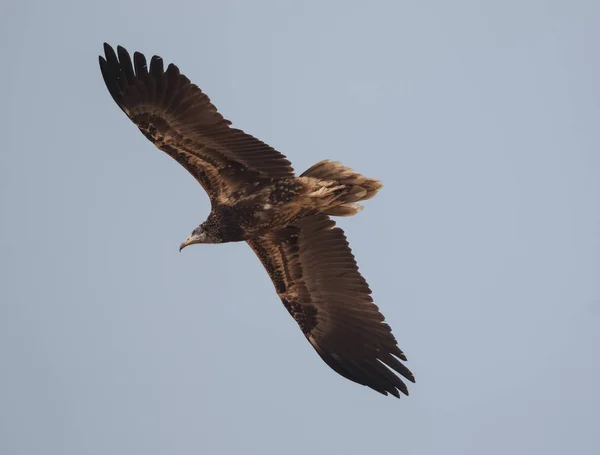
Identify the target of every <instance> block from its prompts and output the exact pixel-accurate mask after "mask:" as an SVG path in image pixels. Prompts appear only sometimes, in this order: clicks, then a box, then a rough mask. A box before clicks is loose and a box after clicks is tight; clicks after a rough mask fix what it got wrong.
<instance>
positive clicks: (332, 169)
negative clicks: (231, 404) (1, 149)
mask: <svg viewBox="0 0 600 455" xmlns="http://www.w3.org/2000/svg"><path fill="white" fill-rule="evenodd" d="M104 54H105V56H100V57H99V60H100V69H101V71H102V76H103V77H104V82H105V83H106V87H107V88H108V91H109V92H110V94H111V95H112V97H113V99H114V100H115V102H116V103H117V104H118V106H119V107H120V108H121V109H122V110H123V112H125V114H126V115H127V116H128V117H129V118H130V119H131V121H132V122H133V123H135V125H136V126H137V127H138V128H139V130H140V131H141V132H142V134H144V136H146V137H147V138H148V139H149V140H150V141H151V142H152V143H154V145H155V146H156V147H158V148H159V149H160V150H162V151H164V152H165V153H167V154H168V155H169V156H171V157H172V158H174V159H175V160H176V161H177V162H179V164H181V165H182V166H183V167H184V168H185V169H186V170H187V171H188V172H189V173H190V174H192V176H193V177H194V178H195V179H196V180H197V181H198V183H200V185H202V187H203V188H204V189H205V191H206V192H207V193H208V196H209V198H210V202H211V211H210V214H209V216H208V218H207V219H206V221H205V222H204V223H202V224H200V225H199V226H198V227H197V228H196V229H194V230H193V232H192V234H191V235H190V236H189V237H188V238H187V239H186V240H185V241H184V242H183V243H182V244H181V247H180V250H181V249H183V248H185V247H187V246H189V245H193V244H198V243H226V242H242V241H245V242H246V243H247V244H248V245H250V247H251V248H252V249H253V250H254V252H255V253H256V255H257V256H258V258H259V259H260V261H261V262H262V264H263V266H264V267H265V269H266V270H267V273H268V274H269V276H270V278H271V280H272V282H273V285H274V286H275V291H276V292H277V294H278V296H279V298H280V299H281V301H282V302H283V305H284V306H285V308H286V309H287V311H288V312H289V313H290V315H291V316H292V317H293V318H294V320H295V321H296V322H297V323H298V325H299V327H300V330H302V333H303V334H304V336H305V337H306V339H307V340H308V341H309V343H310V344H311V345H312V347H313V348H314V349H315V350H316V351H317V353H318V354H319V356H320V357H321V358H322V359H323V360H324V361H325V363H327V365H329V366H330V367H331V368H332V369H333V370H335V371H336V372H337V373H339V374H340V375H342V376H343V377H345V378H347V379H349V380H351V381H354V382H356V383H358V384H362V385H365V386H367V387H370V388H371V389H373V390H376V391H377V392H380V393H382V394H384V395H387V394H388V393H389V394H391V395H394V396H396V397H398V398H399V397H400V392H402V393H404V394H405V395H408V389H407V387H406V384H405V383H404V382H403V381H402V379H401V378H400V376H402V377H404V378H406V379H408V380H409V381H411V382H414V376H413V374H412V373H411V372H410V370H409V369H408V368H407V367H406V366H405V365H404V364H403V363H402V362H400V360H404V361H405V360H406V357H405V355H404V353H403V352H402V351H401V350H400V348H399V347H398V345H397V343H396V339H395V338H394V335H393V334H392V331H391V329H390V327H389V325H388V324H386V323H385V322H384V317H383V315H382V314H381V313H380V312H379V309H378V307H377V306H376V305H375V304H374V303H373V299H372V298H371V289H370V288H369V286H368V284H367V282H366V281H365V279H364V278H363V277H362V275H361V274H360V273H359V271H358V266H357V265H356V261H355V259H354V255H353V254H352V252H351V250H350V247H349V246H348V242H347V240H346V236H345V235H344V231H342V229H340V228H339V227H336V226H335V222H334V221H332V220H331V218H330V216H351V215H354V214H356V213H357V212H358V211H359V210H360V209H361V208H362V207H361V206H360V205H358V204H357V202H359V201H364V200H366V199H370V198H372V197H373V196H375V194H376V193H377V191H378V190H379V189H380V188H381V183H380V182H379V181H378V180H374V179H369V178H367V177H364V176H362V175H360V174H357V173H355V172H354V171H353V170H352V169H350V168H348V167H346V166H343V165H342V164H340V163H338V162H332V161H328V160H325V161H320V162H319V163H317V164H315V165H314V166H312V167H310V168H309V169H308V170H306V171H305V172H303V173H302V174H300V175H299V176H296V175H295V174H294V170H293V169H292V166H291V164H290V162H289V161H288V160H287V159H286V157H285V156H284V155H282V154H281V153H279V152H278V151H276V150H275V149H273V148H272V147H270V146H268V145H267V144H265V143H264V142H262V141H260V140H259V139H256V138H254V137H253V136H251V135H249V134H246V133H244V132H243V131H241V130H239V129H235V128H232V127H231V122H230V121H228V120H226V119H225V118H223V116H222V115H221V114H220V113H219V112H218V111H217V109H216V107H215V106H214V105H213V104H212V103H211V101H210V99H209V98H208V96H206V94H204V93H203V92H202V90H200V88H198V86H196V85H195V84H193V83H191V82H190V80H189V79H188V78H187V77H185V76H184V75H183V74H181V73H180V72H179V69H178V68H177V66H175V65H173V64H170V65H169V66H168V67H167V69H166V70H165V69H164V65H163V60H162V58H160V57H158V56H154V57H152V59H151V60H150V66H148V65H147V63H146V58H145V57H144V55H142V54H140V53H139V52H135V53H134V54H133V59H132V58H131V56H130V54H129V53H128V52H127V50H125V49H124V48H123V47H121V46H118V47H117V50H116V52H115V50H114V49H113V48H112V47H111V46H109V45H108V44H106V43H105V44H104Z"/></svg>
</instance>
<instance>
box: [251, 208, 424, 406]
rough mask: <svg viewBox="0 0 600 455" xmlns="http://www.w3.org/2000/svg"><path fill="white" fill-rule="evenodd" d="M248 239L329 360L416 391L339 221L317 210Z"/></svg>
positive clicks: (345, 371)
mask: <svg viewBox="0 0 600 455" xmlns="http://www.w3.org/2000/svg"><path fill="white" fill-rule="evenodd" d="M248 244H249V245H250V246H251V247H252V249H253V250H254V251H255V253H256V254H257V256H258V257H259V259H260V260H261V262H262V263H263V265H264V267H265V269H266V270H267V272H268V273H269V275H270V277H271V280H272V281H273V284H274V286H275V290H276V291H277V294H279V297H280V298H281V300H282V302H283V303H284V305H285V307H286V308H287V309H288V311H289V312H290V314H291V315H292V317H293V318H294V319H295V320H296V322H298V325H299V326H300V329H301V330H302V332H303V333H304V335H305V336H306V338H307V339H308V341H309V342H310V343H311V344H312V346H313V347H314V348H315V350H316V351H317V353H318V354H319V355H320V356H321V358H322V359H323V360H324V361H325V363H327V364H328V365H329V366H330V367H331V368H333V369H334V370H335V371H337V372H338V373H339V374H341V375H342V376H344V377H346V378H348V379H350V380H352V381H354V382H357V383H359V384H363V385H366V386H368V387H371V388H372V389H374V390H377V391H378V392H381V393H383V394H386V395H387V393H390V394H392V395H394V396H399V392H402V393H404V394H406V395H408V389H407V388H406V385H405V384H404V382H403V381H402V380H401V379H400V378H399V377H398V376H396V375H395V374H394V373H393V372H392V370H391V369H393V370H395V371H396V372H397V373H399V374H400V375H402V376H403V377H404V378H406V379H408V380H409V381H411V382H414V376H413V375H412V373H411V372H410V371H409V370H408V368H406V367H405V366H404V365H403V364H402V363H400V361H399V360H398V358H400V359H402V360H406V357H405V356H404V354H403V353H402V351H401V350H400V349H399V348H398V345H397V343H396V339H395V338H394V335H392V331H391V329H390V327H389V325H387V324H386V323H385V322H384V317H383V315H382V314H381V313H380V312H379V309H378V308H377V306H376V305H375V304H374V303H373V299H372V298H371V290H370V289H369V286H368V284H367V282H366V281H365V279H364V278H363V277H362V275H361V274H360V273H359V271H358V266H357V264H356V261H355V259H354V255H353V254H352V250H351V249H350V247H349V245H348V242H347V240H346V236H345V235H344V231H343V230H342V229H340V228H339V227H335V222H334V221H332V220H331V219H330V218H329V217H328V216H326V215H323V214H319V215H314V216H310V217H307V218H304V219H302V220H300V221H298V222H297V223H295V224H293V225H291V226H288V227H286V228H284V229H282V230H280V231H279V232H276V233H269V234H267V235H265V236H262V237H259V238H255V239H251V240H248ZM396 357H397V358H396ZM388 367H389V368H388ZM390 368H391V369H390Z"/></svg>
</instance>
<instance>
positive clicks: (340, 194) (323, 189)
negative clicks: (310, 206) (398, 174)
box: [300, 160, 382, 216]
mask: <svg viewBox="0 0 600 455" xmlns="http://www.w3.org/2000/svg"><path fill="white" fill-rule="evenodd" d="M300 177H308V178H310V179H312V180H313V181H314V189H313V191H312V192H311V193H310V194H309V197H311V198H315V199H318V201H316V202H317V203H316V204H315V205H317V207H318V208H319V210H320V211H321V212H322V213H325V214H326V215H332V216H352V215H356V214H357V213H358V212H359V211H360V210H362V206H361V205H359V204H357V202H358V201H365V200H367V199H371V198H372V197H373V196H375V194H377V192H378V191H379V190H380V189H381V187H382V184H381V182H380V181H379V180H375V179H370V178H367V177H365V176H364V175H361V174H357V173H356V172H354V171H353V170H352V169H350V168H349V167H346V166H344V165H343V164H342V163H339V162H337V161H329V160H323V161H319V162H318V163H317V164H315V165H314V166H311V167H310V168H309V169H307V170H306V171H305V172H303V173H302V175H301V176H300ZM315 180H316V181H315Z"/></svg>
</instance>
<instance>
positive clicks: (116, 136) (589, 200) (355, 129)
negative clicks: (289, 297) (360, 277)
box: [0, 0, 600, 455]
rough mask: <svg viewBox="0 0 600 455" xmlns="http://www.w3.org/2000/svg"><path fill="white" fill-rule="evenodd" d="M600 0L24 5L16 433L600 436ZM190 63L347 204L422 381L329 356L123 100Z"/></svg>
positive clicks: (520, 445) (10, 275)
mask: <svg viewBox="0 0 600 455" xmlns="http://www.w3.org/2000/svg"><path fill="white" fill-rule="evenodd" d="M598 23H600V3H599V2H597V1H594V0H589V1H571V2H566V1H562V2H561V1H535V0H519V1H504V2H482V1H455V2H448V1H445V0H438V1H421V2H416V1H413V2H409V1H389V2H375V1H370V2H359V1H356V2H349V1H343V2H342V1H340V2H333V1H330V2H321V1H318V2H317V1H312V2H309V1H306V2H302V3H300V2H284V1H272V2H264V1H252V2H250V1H237V2H233V1H220V2H217V1H211V2H206V1H198V0H195V1H189V2H181V1H176V0H171V1H145V2H133V1H130V0H121V1H113V0H105V1H102V2H81V1H74V0H73V1H64V0H58V1H53V2H45V1H44V2H42V1H35V2H32V1H29V2H28V1H22V0H19V1H16V0H8V1H3V2H2V4H1V6H0V42H1V43H2V44H1V46H2V63H1V65H2V69H1V71H0V83H1V85H2V87H3V88H4V89H3V90H2V100H1V103H0V134H1V136H2V139H3V141H2V142H3V144H2V147H1V150H0V189H1V193H0V198H1V199H0V204H1V205H0V208H1V212H0V215H1V216H0V365H1V372H0V453H2V454H6V455H21V454H27V455H40V454H44V455H46V454H60V455H83V454H86V455H87V454H93V455H96V454H98V455H105V454H109V453H110V454H124V455H125V454H127V455H132V454H144V455H154V454H167V453H168V454H202V453H207V454H240V453H243V454H261V455H262V454H276V455H280V454H292V455H294V454H306V453H316V454H320V453H345V454H365V453H386V454H396V453H402V454H439V453H444V454H477V455H479V454H482V453H485V454H489V455H494V454H505V453H511V454H515V455H518V454H545V455H550V454H561V455H562V454H565V453H577V454H581V455H585V454H597V453H600V442H599V441H600V439H598V422H599V421H600V415H599V414H600V411H599V409H600V391H599V387H598V384H600V365H599V363H598V359H599V354H598V348H599V347H600V280H599V278H600V128H599V127H598V123H599V121H600V90H599V88H598V83H599V81H600V53H599V52H598V43H599V42H600V27H598ZM104 41H107V42H109V43H111V44H112V45H114V46H116V45H118V44H121V45H123V46H125V47H126V48H127V49H128V50H130V51H134V50H139V51H142V52H144V53H145V54H146V55H147V56H151V55H152V54H158V55H161V56H162V57H163V58H164V59H165V61H166V62H167V63H168V62H175V63H176V64H177V65H179V67H180V68H181V70H182V72H184V74H186V75H187V76H188V77H189V78H190V79H191V80H192V81H194V82H195V83H197V84H198V85H199V86H200V87H201V88H202V89H203V90H204V91H205V92H206V93H208V95H209V96H210V97H211V99H212V100H213V102H214V103H215V104H216V106H217V107H218V108H219V110H220V111H221V112H222V113H223V114H224V115H225V117H226V118H228V119H230V120H232V121H233V123H234V125H235V126H236V127H238V128H241V129H243V130H245V131H247V132H249V133H251V134H253V135H255V136H257V137H259V138H261V139H262V140H264V141H265V142H267V143H269V144H270V145H272V146H273V147H275V148H277V149H278V150H280V151H282V152H283V153H284V154H286V155H287V156H288V157H289V158H290V159H291V160H292V162H293V164H294V166H295V169H296V170H297V171H299V172H301V171H303V170H305V169H306V168H308V167H309V166H311V165H312V164H314V163H315V162H317V161H319V160H321V159H325V158H328V159H333V160H340V161H342V162H343V163H345V164H347V165H349V166H351V167H353V168H355V169H356V170H358V171H359V172H361V173H363V174H365V175H367V176H372V177H376V178H380V179H381V180H382V181H383V183H384V189H383V191H382V192H381V193H379V195H378V196H377V197H376V198H375V199H373V200H371V201H368V202H367V203H366V204H365V205H366V208H365V210H364V211H363V212H361V213H360V214H359V215H357V216H356V217H353V218H349V219H342V220H341V221H339V224H340V225H341V226H342V227H343V228H344V229H345V231H346V234H347V236H348V238H349V241H350V243H351V246H352V248H353V250H354V252H355V254H356V256H357V259H358V263H359V265H360V267H361V271H362V272H363V274H364V275H365V277H366V278H367V280H368V281H369V283H370V285H371V287H372V289H373V291H374V298H375V301H376V302H377V304H378V305H379V306H380V308H381V310H382V312H383V313H384V315H385V316H386V318H387V321H388V322H389V323H390V325H391V326H392V327H393V329H394V333H395V335H396V337H397V339H398V342H399V345H400V347H401V348H402V349H403V350H404V351H405V352H406V354H407V356H408V359H409V362H408V364H407V365H408V366H409V368H410V369H411V370H412V371H413V372H414V373H415V375H416V378H417V383H416V384H414V385H411V386H410V392H411V396H410V397H408V398H403V399H401V400H400V401H398V400H396V399H394V398H390V397H384V396H382V395H379V394H377V393H376V392H373V391H372V390H369V389H367V388H365V387H361V386H358V385H356V384H354V383H352V382H350V381H347V380H345V379H343V378H342V377H340V376H338V375H336V374H335V373H334V372H333V371H331V370H330V369H329V368H328V367H327V366H326V365H325V364H324V363H323V362H322V361H321V360H320V359H319V357H318V356H317V354H316V353H315V352H314V351H313V349H312V347H311V346H310V345H309V344H308V343H307V342H306V340H305V339H304V337H303V335H302V333H301V332H300V330H298V328H297V325H296V323H295V322H294V321H293V320H292V319H291V318H290V317H289V315H288V314H287V312H286V310H285V309H284V308H283V306H282V304H281V303H280V301H279V300H278V298H277V296H276V294H275V292H274V289H273V287H272V284H271V282H270V280H269V278H268V276H267V274H266V272H265V271H264V269H263V268H262V266H261V265H260V263H259V261H258V259H257V258H256V257H255V256H254V254H253V253H252V251H251V250H250V248H249V247H247V246H246V245H245V244H242V243H239V244H227V245H201V246H194V247H191V248H189V249H186V250H185V251H184V252H183V253H181V254H180V253H179V252H178V247H179V244H180V243H181V242H182V241H183V240H184V239H185V238H186V237H187V236H188V235H189V233H190V232H191V230H192V229H193V228H194V227H196V226H197V225H198V224H200V223H201V222H202V221H204V219H205V218H206V216H207V215H208V212H209V204H208V199H207V196H206V195H205V193H204V192H203V190H202V188H201V187H200V186H199V185H198V184H197V183H196V182H195V181H194V179H193V178H192V177H191V176H190V175H189V174H187V172H186V171H185V170H184V169H183V168H181V167H180V166H179V165H178V164H177V163H176V162H175V161H174V160H172V159H171V158H169V157H168V156H167V155H165V154H163V153H162V152H160V151H158V150H157V149H155V148H154V147H153V146H152V145H151V144H150V143H149V142H148V141H147V140H146V139H145V138H144V137H143V136H142V135H141V134H140V133H139V132H138V130H137V129H136V128H135V126H134V125H133V124H132V123H131V122H130V121H129V120H128V119H127V118H126V117H125V115H123V113H122V112H121V111H120V110H119V108H118V107H117V106H116V105H115V103H114V102H113V100H112V99H111V97H110V96H109V94H108V92H107V90H106V88H105V86H104V83H103V81H102V78H101V74H100V71H99V68H98V61H97V56H98V54H99V53H101V52H102V43H103V42H104Z"/></svg>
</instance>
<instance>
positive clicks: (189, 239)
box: [179, 235, 196, 253]
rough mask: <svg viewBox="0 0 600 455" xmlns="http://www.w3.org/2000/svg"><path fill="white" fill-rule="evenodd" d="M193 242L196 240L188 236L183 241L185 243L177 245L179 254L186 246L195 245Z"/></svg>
mask: <svg viewBox="0 0 600 455" xmlns="http://www.w3.org/2000/svg"><path fill="white" fill-rule="evenodd" d="M194 240H196V239H195V238H194V236H192V235H190V236H189V237H188V238H187V239H185V242H183V243H182V244H181V245H179V252H180V253H181V250H183V249H184V248H185V247H186V246H189V245H193V244H194V243H196V242H195V241H194Z"/></svg>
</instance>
